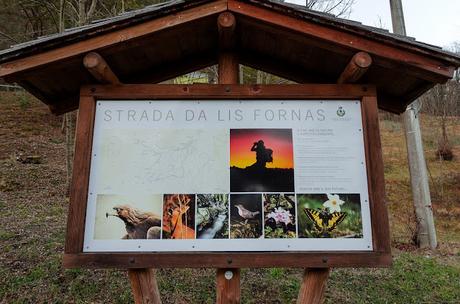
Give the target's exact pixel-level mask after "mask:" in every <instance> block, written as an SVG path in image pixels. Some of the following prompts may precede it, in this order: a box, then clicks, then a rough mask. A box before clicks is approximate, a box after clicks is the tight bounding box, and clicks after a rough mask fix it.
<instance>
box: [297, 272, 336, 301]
mask: <svg viewBox="0 0 460 304" xmlns="http://www.w3.org/2000/svg"><path fill="white" fill-rule="evenodd" d="M328 277H329V268H308V269H305V273H304V275H303V281H302V286H301V287H300V290H299V297H298V298H297V304H321V303H323V301H324V291H325V290H326V282H327V278H328Z"/></svg>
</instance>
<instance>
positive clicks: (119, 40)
mask: <svg viewBox="0 0 460 304" xmlns="http://www.w3.org/2000/svg"><path fill="white" fill-rule="evenodd" d="M226 10H227V0H219V1H215V2H214V1H213V2H211V3H206V4H203V5H200V6H197V7H193V8H190V9H187V10H184V11H181V12H177V13H175V14H172V13H171V14H169V15H166V16H164V17H160V18H158V19H154V20H151V21H146V22H143V23H140V24H137V25H133V26H130V27H127V28H124V29H120V30H116V31H113V32H109V33H107V34H104V35H100V36H96V37H93V38H89V39H86V40H83V41H79V42H76V43H73V44H69V45H67V46H64V47H60V48H56V49H52V50H49V51H45V52H43V53H40V54H36V55H31V56H28V57H25V58H21V59H17V60H13V61H10V62H5V63H2V64H1V65H0V77H4V76H7V75H12V74H16V73H19V72H23V71H26V70H30V69H33V68H38V67H40V66H44V65H46V64H50V63H53V64H54V63H55V62H57V61H60V60H64V59H68V58H72V57H75V56H79V55H83V54H85V53H88V52H92V51H96V50H100V49H102V48H107V47H109V46H111V45H119V44H123V43H125V42H126V41H132V40H134V39H138V38H142V37H143V36H146V35H149V34H152V33H154V32H158V31H162V30H167V29H170V28H173V27H175V26H177V25H180V24H184V23H187V22H190V21H193V20H196V19H199V18H203V17H206V16H211V15H214V14H218V13H220V12H224V11H226Z"/></svg>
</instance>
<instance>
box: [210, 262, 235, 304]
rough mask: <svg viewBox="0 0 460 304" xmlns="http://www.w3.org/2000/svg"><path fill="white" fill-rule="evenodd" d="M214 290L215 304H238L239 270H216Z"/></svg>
mask: <svg viewBox="0 0 460 304" xmlns="http://www.w3.org/2000/svg"><path fill="white" fill-rule="evenodd" d="M216 288H217V290H216V293H217V297H216V303H217V304H229V303H232V304H236V303H240V298H241V289H240V270H239V269H235V268H228V269H227V268H219V269H217V280H216Z"/></svg>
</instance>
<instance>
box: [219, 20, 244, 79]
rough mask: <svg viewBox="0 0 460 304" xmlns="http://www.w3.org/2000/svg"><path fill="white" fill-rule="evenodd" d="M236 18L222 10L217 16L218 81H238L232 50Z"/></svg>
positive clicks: (235, 57)
mask: <svg viewBox="0 0 460 304" xmlns="http://www.w3.org/2000/svg"><path fill="white" fill-rule="evenodd" d="M235 28H236V19H235V16H234V15H233V14H232V13H230V12H224V13H221V14H220V15H219V17H218V18H217V29H218V31H219V63H218V64H219V83H220V84H238V83H239V62H238V58H237V55H236V52H234V47H235Z"/></svg>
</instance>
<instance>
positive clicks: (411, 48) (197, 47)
mask: <svg viewBox="0 0 460 304" xmlns="http://www.w3.org/2000/svg"><path fill="white" fill-rule="evenodd" d="M225 11H230V12H232V13H233V14H234V16H235V17H236V30H235V31H236V32H235V34H236V44H235V45H236V46H235V51H236V52H237V53H238V57H239V60H240V62H241V63H242V64H245V65H248V66H251V67H254V68H257V69H260V70H264V71H267V72H270V73H272V74H276V75H279V76H282V77H284V78H287V79H290V80H293V81H296V82H299V83H336V82H337V79H338V78H339V76H340V75H341V73H342V71H343V70H344V68H345V66H347V63H348V62H349V61H350V59H351V58H352V57H353V55H355V54H356V53H357V52H359V51H364V52H367V53H368V54H370V55H371V57H372V60H373V64H372V65H371V67H370V68H369V69H368V70H367V72H366V73H365V74H364V76H363V77H362V78H361V79H360V81H359V82H360V83H370V84H375V85H376V86H377V90H378V97H379V107H380V108H382V109H385V110H388V111H391V112H395V113H401V112H403V111H404V110H405V108H406V106H407V104H409V103H410V102H412V101H413V100H415V99H416V98H417V97H418V96H420V95H421V94H423V93H424V92H425V91H427V90H428V89H430V88H431V87H432V86H434V85H435V84H436V83H443V82H445V81H447V80H448V79H449V78H451V77H452V76H453V72H454V71H455V69H457V68H458V67H459V66H460V57H459V56H457V55H455V54H452V53H449V52H446V51H443V50H442V49H440V48H438V47H435V46H432V45H428V44H424V43H420V42H417V41H415V40H414V39H412V38H408V37H403V36H399V35H394V34H390V33H389V32H387V31H384V30H381V29H378V28H373V27H369V26H364V25H362V24H360V23H358V22H354V21H350V20H345V19H340V18H336V17H334V16H332V15H329V14H323V13H318V12H314V11H311V10H308V9H305V8H304V7H301V6H296V5H288V4H282V3H279V2H275V1H269V0H214V1H212V0H194V1H186V0H177V1H171V2H167V3H164V4H160V5H154V6H149V7H146V8H144V9H141V10H137V11H132V12H128V13H125V14H122V15H120V16H117V17H114V18H109V19H104V20H99V21H96V22H93V23H92V24H90V25H87V26H83V27H78V28H73V29H70V30H67V31H65V32H64V33H62V34H56V35H52V36H48V37H43V38H39V39H37V40H34V41H31V42H27V43H23V44H19V45H16V46H13V47H12V48H10V49H8V50H4V51H0V77H3V78H4V79H6V80H7V81H9V82H17V83H18V84H20V85H21V86H23V87H24V88H25V89H26V90H28V91H29V92H30V93H32V94H33V95H35V96H36V97H38V98H39V99H40V100H42V101H43V102H44V103H46V104H48V105H49V106H50V109H51V111H52V112H54V113H56V114H60V113H64V112H67V111H70V110H73V109H76V108H77V107H78V97H79V90H80V87H81V85H84V84H90V83H94V82H95V79H94V78H93V76H92V75H91V74H90V73H89V72H88V70H86V69H85V67H84V66H83V58H84V56H85V55H86V54H88V53H89V52H92V51H97V52H98V53H99V54H100V55H102V56H103V58H104V59H105V60H106V61H107V63H108V64H109V65H110V67H111V68H112V70H113V71H114V72H115V74H116V75H117V76H118V77H119V79H120V81H122V82H123V83H157V82H161V81H164V80H167V79H170V78H173V77H176V76H179V75H182V74H185V73H188V72H191V71H194V70H197V69H200V68H203V67H206V66H210V65H213V64H216V63H217V60H218V53H219V39H218V36H219V35H218V30H217V16H218V15H219V14H220V13H222V12H225Z"/></svg>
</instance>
